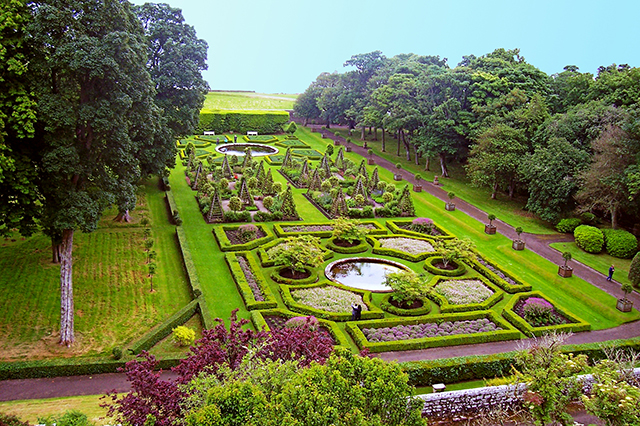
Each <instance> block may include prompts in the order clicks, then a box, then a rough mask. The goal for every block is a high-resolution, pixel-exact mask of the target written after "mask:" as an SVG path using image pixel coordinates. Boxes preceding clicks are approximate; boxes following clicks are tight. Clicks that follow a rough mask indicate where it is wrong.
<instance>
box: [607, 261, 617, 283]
mask: <svg viewBox="0 0 640 426" xmlns="http://www.w3.org/2000/svg"><path fill="white" fill-rule="evenodd" d="M615 271H616V268H614V267H613V265H611V266H610V267H609V276H608V277H607V281H611V278H613V273H614V272H615Z"/></svg>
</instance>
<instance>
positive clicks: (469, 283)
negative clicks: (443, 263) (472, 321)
mask: <svg viewBox="0 0 640 426" xmlns="http://www.w3.org/2000/svg"><path fill="white" fill-rule="evenodd" d="M435 289H436V293H438V294H440V295H442V296H444V298H445V299H447V301H448V302H449V303H451V304H452V305H468V304H471V303H482V302H484V301H485V300H487V299H488V298H490V297H491V296H492V295H493V290H491V289H490V288H489V287H487V286H486V285H484V283H483V282H482V281H480V280H447V281H442V282H440V283H439V284H438V285H437V286H436V288H435Z"/></svg>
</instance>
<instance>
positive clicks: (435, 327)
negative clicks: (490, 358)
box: [362, 318, 501, 342]
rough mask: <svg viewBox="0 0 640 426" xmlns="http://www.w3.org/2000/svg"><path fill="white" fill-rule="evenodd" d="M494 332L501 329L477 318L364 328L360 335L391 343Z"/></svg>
mask: <svg viewBox="0 0 640 426" xmlns="http://www.w3.org/2000/svg"><path fill="white" fill-rule="evenodd" d="M496 330H501V327H499V326H497V325H496V324H495V323H493V322H492V321H491V320H489V319H487V318H479V319H476V320H465V321H444V322H443V323H442V324H438V323H435V322H434V323H425V324H416V325H397V326H395V327H381V328H364V329H362V333H363V334H364V335H365V337H366V338H367V340H368V341H369V342H393V341H396V340H410V339H423V338H427V337H444V336H453V335H456V334H475V333H487V332H491V331H496Z"/></svg>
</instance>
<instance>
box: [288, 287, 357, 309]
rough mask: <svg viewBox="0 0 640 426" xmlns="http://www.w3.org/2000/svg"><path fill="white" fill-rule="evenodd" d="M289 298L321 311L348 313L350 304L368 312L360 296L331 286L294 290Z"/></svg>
mask: <svg viewBox="0 0 640 426" xmlns="http://www.w3.org/2000/svg"><path fill="white" fill-rule="evenodd" d="M291 297H293V300H295V301H296V302H298V303H302V304H304V305H309V306H311V307H312V308H315V309H319V310H321V311H328V312H350V311H351V305H352V304H360V305H363V306H362V310H363V311H368V310H369V309H368V308H367V306H366V305H365V304H364V301H363V300H362V295H360V294H357V293H353V292H351V291H347V290H343V289H341V288H338V287H333V286H322V287H311V288H300V289H296V290H293V291H292V292H291Z"/></svg>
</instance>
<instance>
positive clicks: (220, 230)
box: [213, 223, 275, 251]
mask: <svg viewBox="0 0 640 426" xmlns="http://www.w3.org/2000/svg"><path fill="white" fill-rule="evenodd" d="M253 225H255V226H256V227H257V228H258V229H260V230H261V231H262V232H263V233H264V234H265V236H264V237H261V238H256V239H255V240H251V241H249V242H247V243H244V244H231V241H229V238H227V234H226V232H225V231H234V230H236V229H238V228H239V227H240V226H241V225H222V226H216V227H214V228H213V235H214V236H215V237H216V241H217V242H218V245H219V246H220V250H222V251H236V250H237V251H244V250H252V249H254V248H256V247H258V246H261V245H262V244H264V243H267V242H269V241H271V240H273V239H274V238H275V236H274V235H273V232H271V231H270V230H269V228H268V227H267V226H265V225H264V224H262V223H255V224H253Z"/></svg>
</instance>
